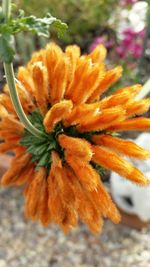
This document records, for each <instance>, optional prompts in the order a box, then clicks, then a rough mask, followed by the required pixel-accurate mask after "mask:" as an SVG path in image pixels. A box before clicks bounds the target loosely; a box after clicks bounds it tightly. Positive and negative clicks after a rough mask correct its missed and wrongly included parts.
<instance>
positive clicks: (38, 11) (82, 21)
mask: <svg viewBox="0 0 150 267" xmlns="http://www.w3.org/2000/svg"><path fill="white" fill-rule="evenodd" d="M16 2H17V4H18V5H20V7H21V8H23V9H24V10H25V11H26V12H27V13H28V14H32V13H34V14H35V15H36V16H42V15H44V14H45V13H46V12H50V13H52V14H53V15H54V16H56V17H57V18H60V19H61V20H63V21H64V22H65V23H67V24H68V25H69V29H68V31H67V32H66V34H65V35H64V37H63V40H64V43H65V44H66V43H67V44H68V43H73V42H75V43H77V44H79V45H80V46H81V47H83V45H84V43H85V41H87V39H88V38H90V35H93V34H92V32H93V31H96V30H98V29H99V28H100V27H103V26H105V25H107V24H108V19H109V18H110V13H111V15H112V13H113V10H114V9H115V7H116V6H117V4H118V3H119V1H118V0H99V1H98V0H78V1H77V0H61V1H59V0H52V1H50V0H38V1H37V0H21V1H17V0H16ZM41 7H42V8H41ZM85 38H86V40H85Z"/></svg>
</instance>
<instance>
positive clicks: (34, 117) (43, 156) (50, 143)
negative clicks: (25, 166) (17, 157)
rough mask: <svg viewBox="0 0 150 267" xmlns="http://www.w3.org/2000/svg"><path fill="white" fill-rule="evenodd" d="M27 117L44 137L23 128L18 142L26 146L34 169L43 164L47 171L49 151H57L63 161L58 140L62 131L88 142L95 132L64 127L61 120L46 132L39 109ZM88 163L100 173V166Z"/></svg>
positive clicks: (49, 162)
mask: <svg viewBox="0 0 150 267" xmlns="http://www.w3.org/2000/svg"><path fill="white" fill-rule="evenodd" d="M28 118H29V120H30V122H31V123H32V124H33V125H34V126H35V127H36V128H37V129H39V130H40V131H41V132H43V134H44V137H43V138H42V139H41V138H40V139H39V138H38V137H36V136H35V135H33V134H32V133H31V132H29V131H28V130H26V129H25V131H24V134H23V137H22V138H21V141H20V144H21V145H22V146H24V147H26V149H27V152H28V153H29V154H31V155H32V162H34V163H35V164H36V170H38V169H39V168H40V167H42V166H44V167H46V169H47V170H48V171H49V169H50V167H51V163H52V159H51V152H52V151H53V150H55V151H57V152H58V153H59V156H60V158H61V159H62V161H64V150H63V148H62V147H61V146H60V145H59V142H58V135H59V134H61V133H64V134H66V135H68V136H72V137H79V138H84V139H86V140H87V141H89V142H90V143H91V142H92V141H91V136H92V135H93V134H95V132H86V133H80V132H78V131H77V129H76V126H69V127H65V126H64V125H63V124H62V123H61V122H59V123H58V124H57V125H56V126H55V128H54V130H53V132H51V133H46V131H45V128H44V125H43V116H42V115H41V113H40V111H39V110H36V111H34V112H32V113H31V114H30V115H29V117H28ZM101 133H103V132H101ZM99 134H100V133H99ZM90 163H91V164H92V166H93V167H94V168H95V169H96V170H97V171H98V172H99V173H102V171H103V168H102V167H101V166H98V165H97V164H95V163H93V162H90Z"/></svg>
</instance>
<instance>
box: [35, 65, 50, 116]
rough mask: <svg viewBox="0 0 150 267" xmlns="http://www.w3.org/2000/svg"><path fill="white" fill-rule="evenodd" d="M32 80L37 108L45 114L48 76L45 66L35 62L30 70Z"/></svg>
mask: <svg viewBox="0 0 150 267" xmlns="http://www.w3.org/2000/svg"><path fill="white" fill-rule="evenodd" d="M32 78H33V81H34V86H35V99H36V102H37V105H38V108H39V109H40V111H41V112H42V114H45V113H46V112H47V104H48V103H47V102H48V97H49V95H48V87H49V84H48V74H47V69H46V67H45V66H43V65H42V62H37V63H35V64H34V65H33V68H32Z"/></svg>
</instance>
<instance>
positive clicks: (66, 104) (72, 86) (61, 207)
mask: <svg viewBox="0 0 150 267" xmlns="http://www.w3.org/2000/svg"><path fill="white" fill-rule="evenodd" d="M105 56H106V50H105V48H104V47H103V46H102V45H100V46H98V47H97V48H96V49H95V50H94V51H93V52H92V53H91V54H89V55H83V56H81V55H80V49H79V47H78V46H75V45H72V46H68V47H67V48H66V50H65V52H63V51H62V50H61V48H60V47H58V46H57V45H56V44H54V43H50V44H48V45H47V47H46V49H43V50H40V51H39V52H36V53H34V54H33V56H32V58H31V60H30V62H29V63H28V64H27V66H26V67H20V68H19V71H18V74H17V82H16V86H17V91H18V94H19V98H20V101H21V103H22V106H23V108H24V111H25V113H26V114H27V115H31V114H32V113H33V112H34V111H35V110H37V109H38V110H39V111H40V113H41V115H42V118H43V127H44V131H45V133H46V134H47V137H48V138H49V137H51V138H52V137H53V140H54V143H55V146H54V147H52V148H50V150H49V159H50V160H49V165H43V166H42V165H41V167H39V168H38V170H37V169H36V165H37V163H38V162H36V161H34V162H33V160H32V159H33V158H32V157H33V154H32V150H28V147H26V146H24V145H23V144H22V143H21V140H22V138H23V136H24V133H25V131H24V127H23V125H22V124H21V122H20V121H19V119H18V117H17V115H16V113H15V110H14V108H13V105H12V103H11V99H10V96H9V90H8V86H7V85H6V86H5V88H4V92H3V94H1V95H0V116H1V121H0V138H1V140H2V141H3V142H2V143H1V144H0V152H1V153H4V152H7V151H13V152H14V153H15V156H14V158H13V160H12V163H11V166H10V168H9V170H8V171H7V172H6V173H5V174H4V176H3V177H2V179H1V185H3V186H14V185H19V186H20V185H24V188H25V189H24V196H25V213H26V216H27V217H29V218H32V219H33V220H39V221H41V222H42V223H43V225H46V226H47V225H48V224H50V223H55V224H58V225H59V226H60V227H61V228H62V229H63V230H64V231H65V232H67V231H69V230H70V229H72V228H73V227H74V226H76V225H77V223H78V218H80V219H81V220H82V221H83V222H84V223H85V224H87V225H88V227H89V228H90V230H91V231H93V232H100V231H101V229H102V225H103V219H104V218H109V219H111V220H112V221H113V222H114V223H118V222H119V220H120V215H119V212H118V210H117V208H116V207H115V205H114V203H113V202H112V200H111V198H110V196H109V194H108V192H107V190H106V188H105V187H104V185H103V183H102V180H101V177H100V174H99V173H98V171H97V169H96V166H101V167H104V168H106V169H109V170H113V171H114V172H117V173H119V174H120V175H121V176H124V177H125V178H127V179H129V180H131V181H133V182H135V183H137V184H139V185H148V184H149V180H148V178H146V177H144V175H143V174H142V173H141V172H140V171H139V170H138V169H137V168H135V167H134V166H133V165H132V164H131V163H129V162H128V161H127V160H125V159H124V158H122V156H124V155H125V156H128V157H135V158H138V159H142V160H143V159H146V158H148V157H150V152H149V151H146V150H144V149H143V148H141V147H139V146H137V145H136V144H134V143H133V142H131V141H127V140H122V139H121V138H119V137H116V136H115V135H114V132H121V131H126V130H138V131H144V130H149V129H150V119H148V118H141V117H138V118H137V117H135V115H141V114H142V113H145V112H146V111H147V110H148V109H149V107H150V99H145V100H141V101H137V100H135V96H136V94H137V93H139V91H140V90H141V86H140V85H134V86H128V87H126V88H123V89H120V90H118V91H117V92H116V93H114V94H112V95H111V96H108V97H105V98H102V97H101V95H102V94H103V93H104V92H105V91H106V90H107V89H108V88H110V87H111V86H112V85H113V84H114V83H115V82H116V81H117V80H118V79H119V78H120V77H121V74H122V68H121V67H116V68H114V69H111V70H107V69H106V67H105V65H104V60H105ZM100 98H101V99H100ZM58 124H59V125H61V130H60V131H57V134H55V131H56V127H57V126H58ZM71 129H72V130H73V131H71ZM32 138H34V137H32ZM40 149H41V150H42V145H41V147H39V150H37V155H38V153H39V151H40V153H41V150H40ZM60 151H61V153H60Z"/></svg>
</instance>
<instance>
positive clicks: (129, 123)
mask: <svg viewBox="0 0 150 267" xmlns="http://www.w3.org/2000/svg"><path fill="white" fill-rule="evenodd" d="M108 131H113V132H122V131H142V132H143V131H150V119H148V118H134V119H130V120H126V121H122V122H120V123H119V124H117V125H115V126H112V127H109V128H108Z"/></svg>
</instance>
